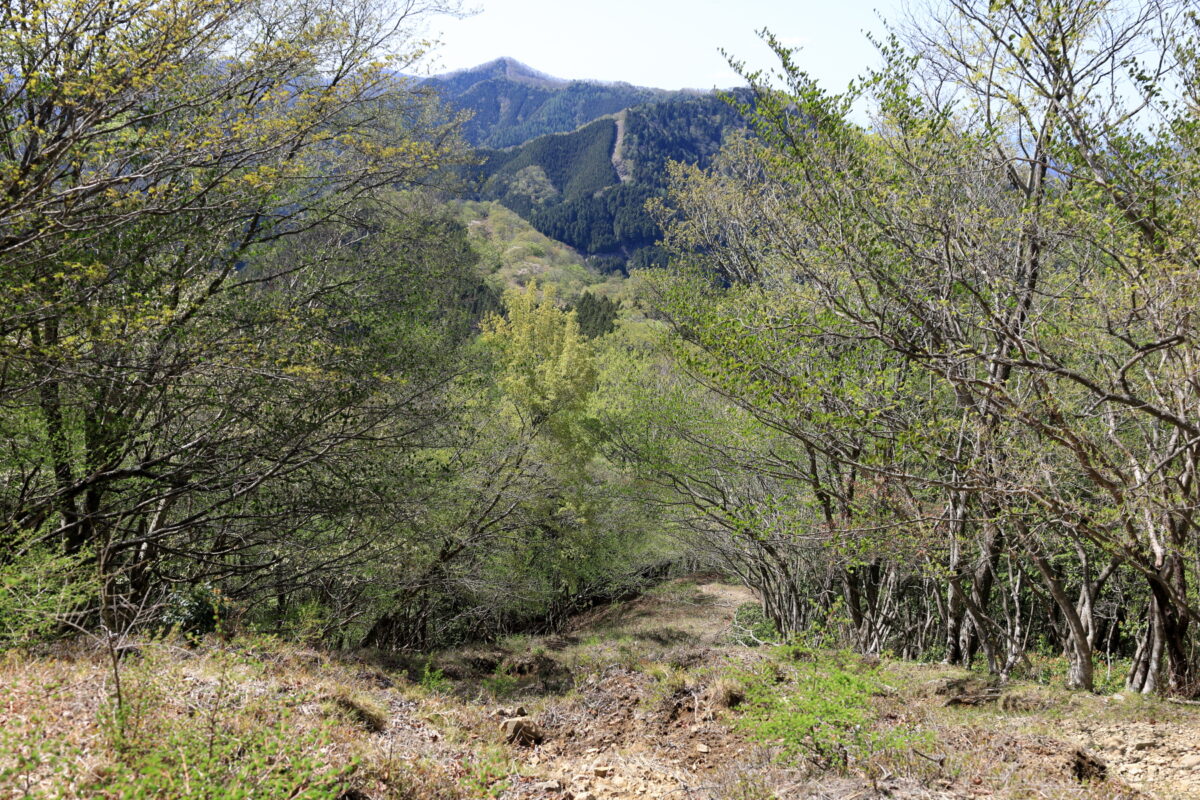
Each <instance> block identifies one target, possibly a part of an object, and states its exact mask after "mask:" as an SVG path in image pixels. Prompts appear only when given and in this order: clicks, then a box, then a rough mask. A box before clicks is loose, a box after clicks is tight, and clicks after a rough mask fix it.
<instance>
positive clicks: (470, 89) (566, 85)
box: [425, 58, 680, 147]
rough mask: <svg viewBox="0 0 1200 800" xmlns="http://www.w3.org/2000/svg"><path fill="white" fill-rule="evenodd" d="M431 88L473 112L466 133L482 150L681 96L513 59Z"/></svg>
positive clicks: (437, 81)
mask: <svg viewBox="0 0 1200 800" xmlns="http://www.w3.org/2000/svg"><path fill="white" fill-rule="evenodd" d="M425 85H427V86H432V87H434V88H436V89H437V90H438V91H439V92H440V93H441V95H442V97H443V98H444V99H445V100H446V102H448V103H449V104H450V105H452V106H453V107H455V108H457V109H459V110H463V111H469V112H471V113H472V115H473V118H472V119H471V121H470V122H468V123H467V125H466V127H465V129H464V133H465V135H466V137H467V140H468V141H469V142H471V143H472V144H474V145H477V146H481V147H510V146H512V145H516V144H520V143H522V142H526V141H528V140H530V139H533V138H536V137H538V136H543V135H545V134H547V133H561V132H563V131H572V130H575V129H576V128H578V127H579V126H580V125H583V124H585V123H587V122H591V121H592V120H594V119H596V118H598V117H602V116H604V115H605V114H615V113H616V112H618V111H620V110H621V109H624V108H629V107H630V106H634V105H640V104H643V103H651V102H655V101H657V100H662V99H666V98H670V97H673V96H676V95H678V94H680V93H679V92H668V91H664V90H661V89H646V88H642V87H639V86H630V85H629V84H627V83H598V82H591V81H565V80H561V79H559V78H553V77H551V76H549V75H546V74H544V73H542V72H538V71H537V70H535V69H532V68H531V67H527V66H526V65H524V64H522V63H521V62H519V61H516V60H514V59H511V58H501V59H497V60H496V61H491V62H489V63H487V64H482V65H480V66H478V67H474V68H472V69H466V70H461V71H458V72H451V73H447V74H445V75H438V76H435V77H432V78H428V79H426V80H425Z"/></svg>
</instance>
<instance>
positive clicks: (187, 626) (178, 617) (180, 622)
mask: <svg viewBox="0 0 1200 800" xmlns="http://www.w3.org/2000/svg"><path fill="white" fill-rule="evenodd" d="M231 610H232V606H231V604H230V602H229V599H228V598H227V597H225V596H224V595H222V594H221V590H220V589H218V588H216V587H214V586H213V585H212V584H211V583H201V584H197V585H196V586H192V587H189V588H188V589H185V590H179V591H175V592H172V593H171V594H170V595H169V596H168V597H167V601H166V604H165V605H164V607H163V612H162V623H163V624H164V625H165V626H166V627H168V628H176V629H178V630H179V631H180V632H181V633H185V634H189V635H202V634H205V633H212V632H214V631H215V630H216V629H217V627H218V626H219V625H220V623H221V620H222V619H225V618H226V617H228V616H229V612H230V611H231Z"/></svg>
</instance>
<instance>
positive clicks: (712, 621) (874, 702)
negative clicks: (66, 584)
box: [0, 577, 1200, 800]
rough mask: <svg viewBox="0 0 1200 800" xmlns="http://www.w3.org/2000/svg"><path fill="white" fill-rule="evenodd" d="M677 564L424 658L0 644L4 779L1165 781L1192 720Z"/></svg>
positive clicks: (592, 789)
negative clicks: (869, 638)
mask: <svg viewBox="0 0 1200 800" xmlns="http://www.w3.org/2000/svg"><path fill="white" fill-rule="evenodd" d="M752 601H753V598H752V596H751V595H750V593H749V592H748V591H747V590H745V589H743V588H741V587H739V586H733V585H729V584H726V583H724V582H721V581H719V580H713V579H711V578H708V577H698V578H693V579H686V580H683V579H681V580H676V581H672V582H669V583H667V584H664V585H662V586H660V587H659V588H658V589H655V590H653V591H651V592H649V593H647V594H644V595H642V596H640V597H638V598H635V599H633V600H631V601H628V602H625V603H620V604H617V605H612V606H604V607H600V608H597V609H593V610H592V611H590V612H587V613H586V614H584V615H583V616H580V617H577V618H576V619H575V620H574V621H573V623H571V624H570V625H569V626H568V628H567V629H566V630H565V631H563V632H562V633H561V634H559V635H556V636H549V637H537V638H530V637H512V638H510V639H508V640H506V641H504V642H501V643H498V644H495V645H481V646H476V647H469V648H463V649H458V650H454V651H451V652H445V653H440V654H436V655H433V656H431V657H430V656H421V655H419V654H409V655H403V654H388V653H379V652H368V651H359V652H353V653H328V652H319V651H316V650H310V649H306V648H304V647H299V646H295V645H284V644H281V643H279V642H277V641H274V640H270V639H261V638H251V639H234V640H232V641H225V640H221V639H209V640H207V641H205V642H204V643H202V644H200V645H199V646H196V645H189V644H187V643H186V642H175V641H160V642H157V643H156V642H141V643H138V644H137V646H136V647H133V646H128V647H126V648H125V652H126V653H127V655H126V656H125V657H124V658H123V659H122V660H120V661H119V662H117V663H118V665H119V668H120V676H121V689H120V691H121V693H122V695H123V698H124V700H123V703H124V704H123V709H124V710H123V711H120V712H118V711H117V709H116V706H115V702H114V697H115V695H116V689H117V687H116V684H115V683H114V674H113V672H112V669H111V663H110V662H109V659H108V655H107V653H105V652H103V651H97V650H92V649H89V648H88V647H87V646H85V645H84V644H83V643H76V644H74V645H71V646H64V647H60V648H59V649H58V650H57V651H56V652H55V653H43V654H40V655H25V656H23V657H17V656H15V655H14V656H10V657H9V658H8V659H6V660H5V661H3V662H0V681H2V682H0V685H2V686H3V687H4V689H3V690H0V721H2V722H3V724H2V725H0V797H5V798H7V797H29V796H32V797H43V796H44V797H51V796H53V797H63V798H75V797H80V798H82V797H107V798H116V797H135V796H136V797H143V796H145V797H172V798H200V797H204V798H233V797H264V798H265V797H276V796H278V797H284V796H286V797H295V798H309V799H310V800H317V799H318V798H323V799H324V800H335V799H338V798H340V799H341V800H346V799H348V798H356V799H357V800H364V798H369V800H383V798H410V799H411V800H417V798H421V799H422V800H424V799H427V798H445V799H446V800H451V799H453V800H458V799H459V798H485V797H493V798H511V799H512V800H516V799H517V798H523V799H528V800H533V799H534V798H537V799H538V800H566V799H567V798H571V800H587V799H588V798H593V799H594V800H599V799H600V798H605V799H606V800H635V799H636V800H644V799H645V798H679V799H680V800H683V798H691V799H695V798H711V799H712V800H735V799H736V800H760V799H761V800H766V799H767V798H772V797H797V798H817V797H820V798H844V799H845V800H849V798H852V797H854V798H867V797H881V796H887V797H892V798H907V799H910V800H916V798H963V799H964V800H965V799H966V798H978V797H995V798H1009V799H1010V800H1018V798H1029V797H1043V798H1093V800H1100V799H1101V798H1106V799H1108V798H1130V800H1132V799H1133V798H1159V799H1160V800H1167V799H1168V798H1181V797H1194V796H1196V793H1197V792H1200V771H1198V770H1197V767H1196V764H1195V762H1197V761H1200V759H1198V758H1197V757H1196V756H1195V755H1194V752H1195V748H1196V747H1197V745H1198V744H1200V719H1198V718H1197V715H1196V714H1195V713H1194V711H1193V710H1192V709H1191V708H1189V707H1185V706H1179V705H1172V704H1169V703H1166V702H1162V701H1159V700H1155V699H1152V698H1139V697H1128V698H1123V697H1122V696H1121V695H1112V696H1111V697H1101V696H1096V695H1088V694H1079V693H1076V694H1070V693H1066V692H1063V691H1059V690H1052V689H1049V688H1046V687H1044V686H1040V685H1035V684H1030V683H1019V682H1015V683H1013V684H1009V685H1007V686H1000V685H997V684H994V683H992V682H990V681H989V680H988V679H987V677H986V676H983V675H978V674H972V673H968V672H965V671H963V670H958V669H950V668H944V667H940V666H931V665H924V666H923V665H916V664H912V663H902V662H890V661H885V662H883V663H877V661H873V660H870V659H861V658H858V657H855V656H852V655H848V654H846V653H844V652H842V653H838V652H821V651H812V650H805V649H798V648H790V649H789V648H768V647H747V646H744V645H742V644H738V643H736V638H737V637H739V636H741V637H745V636H746V635H747V633H748V631H747V630H746V629H745V628H743V627H741V626H740V625H739V621H740V620H743V619H745V616H744V613H743V612H744V611H745V609H746V607H747V604H749V603H752Z"/></svg>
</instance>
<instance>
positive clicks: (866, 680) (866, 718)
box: [737, 648, 913, 770]
mask: <svg viewBox="0 0 1200 800" xmlns="http://www.w3.org/2000/svg"><path fill="white" fill-rule="evenodd" d="M778 655H781V656H783V657H784V659H785V660H784V661H782V662H781V661H778V660H771V661H767V662H764V663H762V664H759V665H757V666H756V667H755V668H753V669H752V670H749V671H746V672H742V673H741V674H740V676H739V677H740V680H741V683H742V686H743V689H744V693H745V702H744V703H743V704H741V706H739V708H740V709H744V711H743V713H742V715H741V716H740V717H739V719H738V721H737V725H738V726H739V727H740V728H742V729H743V730H745V731H746V732H747V733H748V734H749V736H750V737H751V738H753V739H756V740H758V741H761V742H764V743H771V744H774V745H776V746H778V747H779V756H780V758H781V759H782V760H784V761H786V762H793V763H794V762H798V761H807V762H809V763H811V764H813V765H814V766H816V767H818V768H821V769H836V770H844V769H846V768H847V767H849V766H850V765H851V764H852V763H854V762H857V761H864V760H866V759H867V758H869V757H870V756H872V755H873V754H875V753H878V752H882V751H887V750H892V749H896V748H901V747H904V746H906V745H907V744H908V743H909V742H910V741H911V739H912V738H913V735H912V734H911V733H909V732H907V731H903V730H895V729H894V730H879V729H877V728H876V726H875V722H876V717H875V713H874V709H873V707H872V705H871V702H870V698H871V696H872V695H875V694H879V693H881V692H882V690H883V687H882V685H881V684H880V682H879V680H878V678H877V676H876V672H875V670H874V669H873V668H871V667H866V666H863V665H861V664H859V665H858V667H857V668H855V669H851V668H850V667H848V666H847V665H846V664H845V663H844V661H843V657H836V656H835V657H828V658H824V659H820V660H808V659H806V658H805V657H804V656H806V655H808V651H805V650H799V649H797V648H780V652H779V654H778ZM849 658H853V657H852V656H850V657H849Z"/></svg>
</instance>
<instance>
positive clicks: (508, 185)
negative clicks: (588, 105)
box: [473, 95, 745, 270]
mask: <svg viewBox="0 0 1200 800" xmlns="http://www.w3.org/2000/svg"><path fill="white" fill-rule="evenodd" d="M744 127H745V126H744V123H743V120H742V117H741V114H740V113H739V112H738V110H737V109H736V108H735V107H734V106H733V105H732V104H731V103H730V102H729V101H728V100H726V99H725V98H723V97H719V96H717V95H701V96H690V95H687V96H677V97H674V98H671V99H669V100H663V101H661V102H657V103H653V104H649V105H640V106H635V107H632V108H629V109H626V110H624V111H622V112H621V116H620V120H619V122H618V120H617V119H615V118H613V117H604V118H602V119H598V120H596V121H594V122H591V123H589V124H587V125H584V126H583V127H581V128H579V129H577V130H574V131H572V132H570V133H561V134H552V135H548V136H542V137H539V138H537V139H534V140H532V141H530V142H526V143H525V144H522V145H520V146H518V147H512V148H509V149H507V150H491V151H483V154H482V156H483V161H482V164H481V165H480V166H479V168H478V170H477V172H476V174H475V177H474V179H473V183H474V185H476V186H477V187H478V189H477V191H478V193H479V195H480V196H481V197H484V198H487V199H493V200H498V201H499V202H501V203H503V204H504V205H506V206H508V207H509V208H511V209H513V210H514V211H516V212H517V213H519V214H521V215H522V216H523V217H525V218H526V219H528V220H529V222H530V223H531V224H532V225H533V226H534V227H535V228H537V229H538V230H539V231H541V232H542V233H544V234H546V235H547V236H550V237H551V238H554V239H558V240H559V241H562V242H565V243H566V244H569V245H571V246H572V247H574V248H576V249H577V250H579V251H580V252H582V253H585V254H587V255H588V256H590V257H591V258H590V261H591V263H593V264H594V265H596V266H597V267H599V268H601V269H603V270H614V269H617V270H620V269H626V268H628V267H635V268H636V267H639V266H648V265H652V264H661V263H662V254H661V253H660V252H659V251H658V250H657V249H656V248H655V246H654V245H655V243H656V242H657V241H658V239H659V238H660V237H661V230H660V229H659V227H658V225H657V223H656V222H655V220H654V218H653V217H652V216H651V215H650V214H649V212H648V211H647V203H648V202H649V201H650V200H652V199H654V198H659V197H662V196H663V194H664V190H665V187H666V185H667V182H668V179H669V173H668V170H667V165H668V164H670V163H672V162H680V163H684V164H693V165H700V166H707V164H708V163H709V162H710V161H711V159H712V158H713V157H714V156H715V155H716V154H717V153H718V152H719V151H720V149H721V146H722V144H723V143H724V142H725V141H726V139H727V138H728V137H729V136H730V134H731V133H732V132H734V131H739V130H744ZM618 135H620V137H621V139H620V141H618ZM618 151H619V157H618V156H617V155H616V153H617V152H618ZM618 166H620V168H621V171H620V172H619V171H618ZM622 173H623V174H622Z"/></svg>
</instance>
